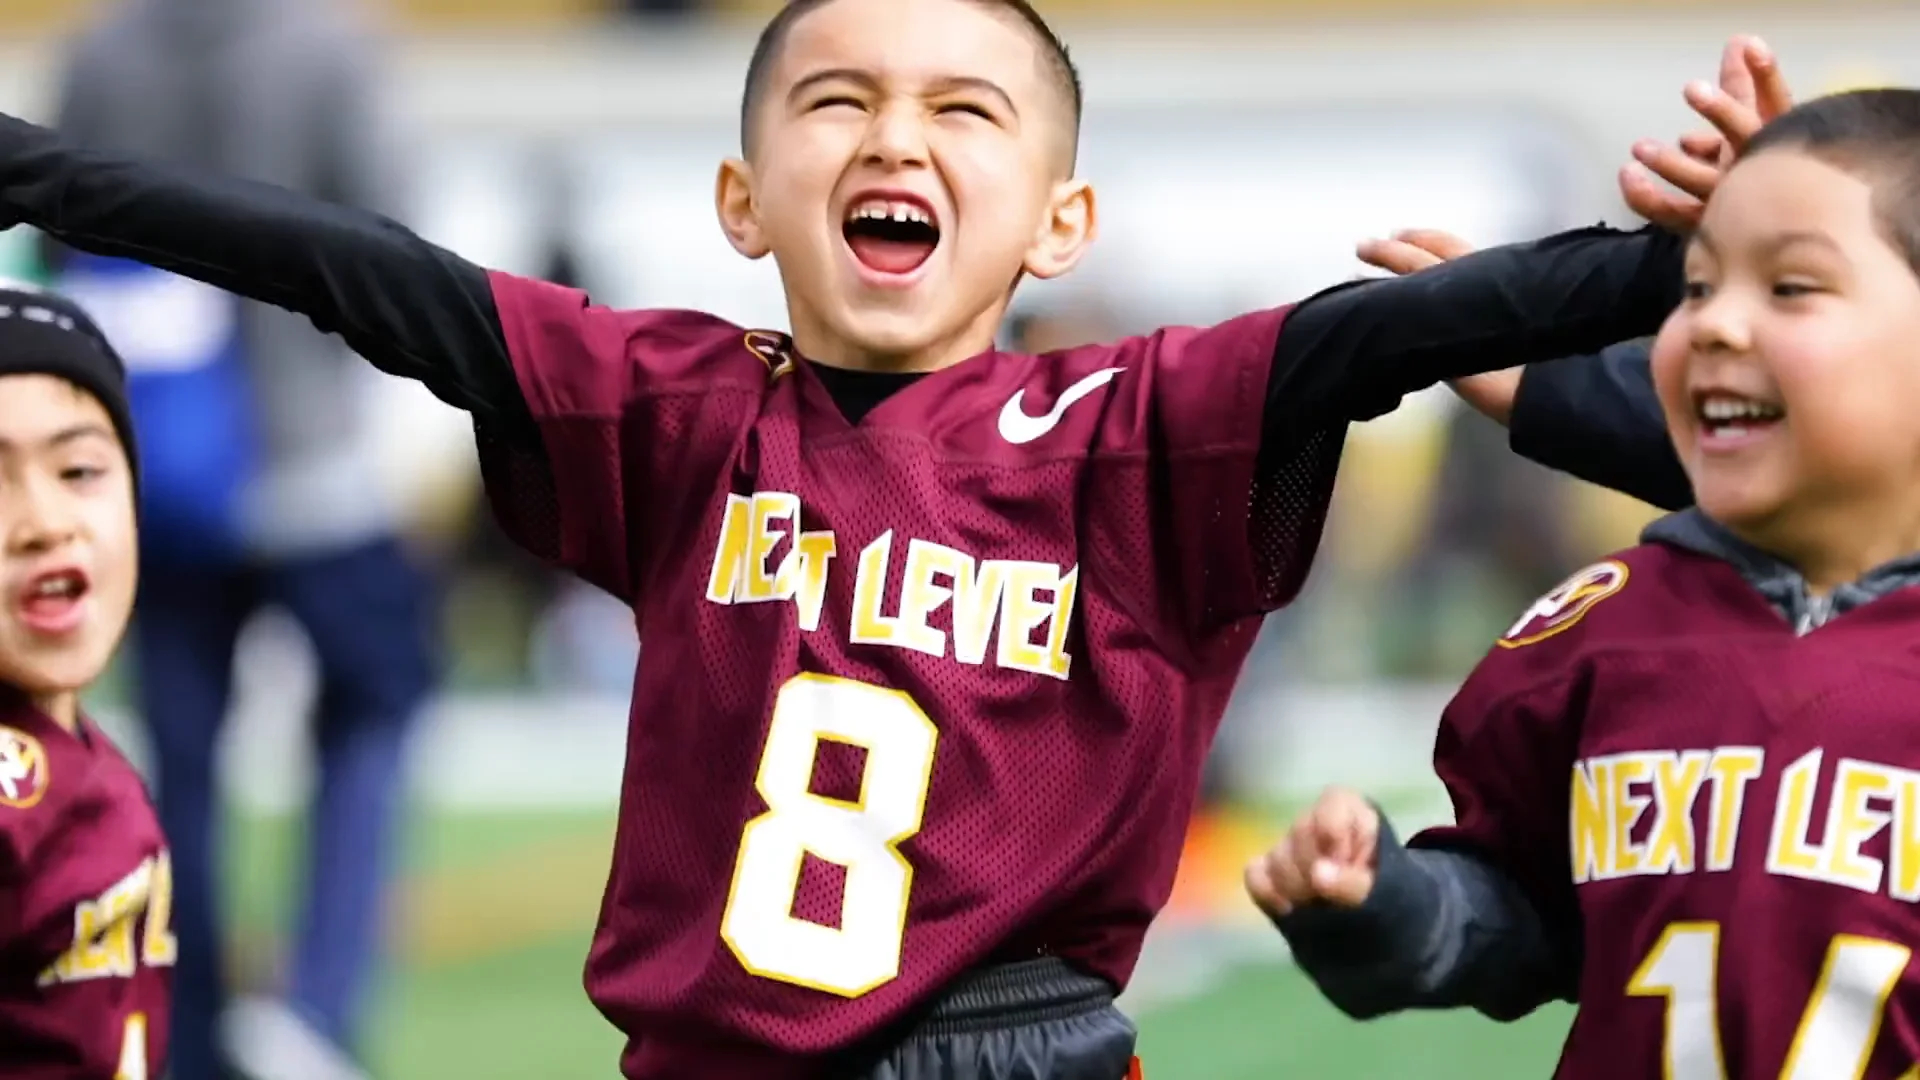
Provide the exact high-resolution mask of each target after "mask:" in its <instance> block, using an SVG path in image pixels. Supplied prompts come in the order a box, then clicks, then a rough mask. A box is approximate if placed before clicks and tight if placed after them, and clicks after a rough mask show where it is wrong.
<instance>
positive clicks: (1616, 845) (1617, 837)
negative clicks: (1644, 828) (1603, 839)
mask: <svg viewBox="0 0 1920 1080" xmlns="http://www.w3.org/2000/svg"><path fill="white" fill-rule="evenodd" d="M1652 772H1653V755H1650V754H1621V755H1620V756H1619V757H1617V758H1615V759H1614V762H1613V775H1612V777H1611V779H1612V781H1613V790H1612V793H1611V799H1610V800H1609V801H1610V802H1611V803H1612V809H1613V860H1614V866H1615V873H1618V874H1622V875H1625V874H1639V873H1643V872H1645V870H1646V857H1647V849H1646V845H1644V844H1636V843H1634V842H1633V827H1634V826H1635V825H1637V824H1639V823H1640V815H1641V814H1643V813H1645V812H1646V809H1647V804H1648V803H1649V802H1651V801H1652V797H1651V796H1650V795H1643V794H1641V793H1640V792H1638V791H1635V790H1634V786H1635V785H1637V784H1645V783H1646V782H1647V781H1648V780H1650V779H1652V777H1651V775H1650V774H1651V773H1652Z"/></svg>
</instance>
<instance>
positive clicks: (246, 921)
mask: <svg viewBox="0 0 1920 1080" xmlns="http://www.w3.org/2000/svg"><path fill="white" fill-rule="evenodd" d="M612 818H613V815H612V813H611V812H610V811H609V812H607V813H594V814H579V813H538V814H529V813H486V814H478V813H460V814H451V813H436V814H424V813H422V814H416V815H414V816H413V818H412V819H411V821H410V823H409V826H408V829H407V834H406V838H405V847H404V853H405V854H404V859H403V881H404V885H403V887H402V889H401V890H400V893H399V895H398V896H397V897H396V907H395V912H394V918H393V922H394V936H393V943H394V952H395V958H394V967H393V971H392V975H391V977H390V978H389V979H388V980H387V983H386V986H385V987H384V989H383V992H382V993H381V995H380V997H379V1000H378V1002H377V1005H376V1015H375V1017H374V1018H373V1019H372V1038H373V1044H372V1056H373V1064H374V1065H375V1067H376V1068H377V1069H378V1070H379V1076H380V1077H381V1078H382V1080H446V1078H447V1077H460V1078H461V1080H523V1078H525V1077H540V1078H542V1080H576V1078H578V1080H615V1078H616V1077H617V1075H618V1073H617V1070H616V1067H615V1065H616V1062H617V1060H618V1057H619V1050H620V1039H619V1037H618V1036H617V1035H616V1034H615V1033H614V1032H613V1030H612V1028H611V1027H610V1026H608V1024H607V1023H606V1022H605V1021H604V1020H603V1019H601V1017H600V1015H599V1014H598V1013H597V1012H596V1011H594V1009H593V1007H592V1005H590V1004H589V1003H588V1002H587V999H586V994H585V992H584V991H583V990H582V989H581V984H580V970H581V964H582V962H583V960H584V959H585V956H586V950H587V943H588V937H589V935H590V933H591V930H592V926H593V920H594V915H595V912H596V910H597V908H598V905H599V897H600V890H601V887H602V884H603V883H604V880H605V875H606V869H607V858H608V852H609V850H610V848H611V841H612ZM229 842H230V844H231V845H232V849H233V851H234V854H235V856H236V857H235V858H234V859H233V860H232V864H231V865H232V866H233V868H234V869H233V872H232V877H231V881H230V886H231V888H230V892H231V901H230V902H231V904H232V905H233V906H232V908H231V910H232V911H233V913H234V915H235V920H234V921H235V924H236V927H237V930H236V937H237V941H236V944H237V948H236V954H237V959H236V962H237V964H239V965H240V967H241V968H242V977H243V978H245V979H247V980H248V981H250V982H252V983H254V984H256V985H258V984H260V983H263V982H266V983H270V982H271V980H272V978H273V971H272V958H273V956H274V955H275V954H276V952H277V949H276V948H275V947H274V945H273V942H275V941H276V940H277V938H278V937H279V935H280V933H281V930H282V928H283V927H284V925H285V922H286V913H287V899H288V897H289V896H290V895H292V886H293V885H294V881H295V879H294V878H293V876H292V874H293V872H294V871H295V869H296V867H297V865H298V863H297V852H298V850H299V835H298V826H297V823H295V822H293V821H291V820H288V819H278V818H270V819H259V818H241V819H236V820H235V821H233V822H232V825H231V835H230V837H229ZM1568 1016H1569V1013H1568V1012H1567V1011H1566V1010H1557V1011H1555V1012H1553V1013H1551V1014H1543V1015H1539V1016H1535V1017H1533V1018H1531V1019H1529V1020H1528V1021H1526V1022H1523V1023H1520V1024H1514V1025H1499V1024H1494V1023H1491V1022H1489V1021H1486V1020H1482V1019H1480V1018H1478V1017H1476V1016H1471V1015H1459V1014H1426V1015H1417V1016H1407V1017H1396V1018H1393V1019H1390V1020H1384V1021H1377V1022H1374V1023H1370V1024H1356V1023H1353V1022H1352V1021H1349V1020H1347V1019H1345V1018H1344V1017H1341V1016H1340V1015H1339V1014H1338V1013H1336V1012H1335V1011H1334V1010H1333V1009H1332V1008H1331V1007H1330V1006H1328V1005H1326V1004H1325V1003H1324V1002H1322V1001H1321V1000H1320V999H1319V998H1318V996H1317V995H1316V994H1315V993H1314V991H1313V988H1312V987H1311V986H1310V985H1309V984H1308V983H1307V982H1306V980H1305V979H1304V978H1302V977H1301V976H1300V974H1299V973H1298V972H1297V971H1295V970H1294V969H1293V968H1292V967H1290V966H1286V965H1279V964H1271V963H1268V964H1261V965H1259V966H1257V967H1249V968H1246V969H1243V970H1240V971H1238V972H1232V973H1226V974H1225V975H1224V977H1223V979H1222V980H1221V981H1219V982H1218V983H1217V984H1216V985H1214V986H1213V987H1212V988H1211V989H1210V990H1207V991H1206V992H1204V993H1202V994H1200V995H1199V996H1197V997H1190V998H1187V999H1185V1000H1179V1001H1174V1002H1167V1003H1163V1004H1161V1005H1159V1006H1158V1007H1155V1008H1152V1009H1150V1010H1149V1011H1147V1012H1146V1013H1145V1014H1144V1015H1142V1016H1140V1017H1139V1020H1140V1023H1141V1029H1142V1039H1141V1056H1142V1058H1143V1060H1144V1061H1145V1062H1146V1065H1147V1075H1148V1076H1149V1077H1151V1078H1152V1080H1254V1078H1256V1077H1257V1078H1261V1080H1269V1078H1286V1080H1371V1078H1375V1077H1378V1078H1380V1080H1388V1078H1392V1080H1400V1078H1403V1077H1407V1076H1425V1077H1432V1078H1439V1080H1453V1078H1459V1080H1538V1078H1541V1077H1545V1076H1548V1075H1550V1074H1551V1072H1552V1069H1553V1061H1554V1058H1555V1056H1556V1054H1557V1053H1558V1050H1559V1045H1560V1041H1561V1039H1562V1037H1563V1036H1564V1034H1565V1031H1566V1025H1567V1022H1568Z"/></svg>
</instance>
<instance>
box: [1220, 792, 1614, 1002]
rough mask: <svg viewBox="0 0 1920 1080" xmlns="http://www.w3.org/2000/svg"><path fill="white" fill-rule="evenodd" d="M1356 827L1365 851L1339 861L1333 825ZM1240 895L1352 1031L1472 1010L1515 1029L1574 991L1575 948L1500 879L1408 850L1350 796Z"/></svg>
mask: <svg viewBox="0 0 1920 1080" xmlns="http://www.w3.org/2000/svg"><path fill="white" fill-rule="evenodd" d="M1343 803H1344V804H1346V805H1345V806H1344V807H1343V806H1342V805H1341V804H1343ZM1356 817H1357V818H1359V819H1361V824H1362V827H1363V828H1364V830H1365V832H1366V834H1367V836H1368V837H1370V840H1369V841H1368V842H1367V843H1366V844H1365V845H1364V847H1362V848H1356V847H1354V846H1353V845H1351V844H1348V845H1345V846H1344V850H1343V845H1342V844H1340V843H1339V841H1338V838H1337V837H1336V836H1335V835H1332V832H1333V831H1335V830H1330V829H1329V827H1328V826H1329V823H1330V821H1333V820H1339V819H1351V818H1356ZM1343 858H1347V859H1351V858H1358V859H1366V860H1369V861H1368V862H1367V863H1366V865H1365V867H1364V869H1362V868H1360V867H1358V866H1355V865H1353V864H1352V863H1350V862H1343ZM1247 885H1248V889H1249V891H1250V892H1251V893H1252V895H1253V897H1254V900H1255V902H1256V903H1258V904H1259V905H1260V907H1261V908H1262V909H1263V910H1264V911H1266V912H1267V914H1268V915H1269V917H1271V918H1272V919H1273V922H1274V925H1275V926H1276V927H1278V928H1279V930H1280V933H1281V934H1282V935H1284V936H1285V937H1286V939H1287V943H1288V945H1289V946H1291V947H1292V950H1293V956H1294V960H1295V961H1296V962H1297V963H1298V964H1299V965H1300V967H1301V969H1302V970H1303V971H1305V972H1306V973H1307V975H1308V977H1310V978H1311V979H1312V980H1313V981H1314V984H1315V985H1316V986H1318V987H1319V988H1320V991H1321V993H1323V994H1325V995H1326V997H1327V1000H1328V1001H1331V1002H1332V1003H1333V1004H1334V1005H1335V1006H1336V1007H1337V1008H1339V1009H1340V1011H1341V1012H1344V1013H1346V1014H1347V1015H1348V1016H1351V1017H1353V1018H1355V1019H1359V1020H1367V1019H1372V1018H1374V1017H1377V1016H1384V1015H1386V1014H1389V1013H1394V1012H1400V1011H1403V1010H1406V1009H1448V1008H1471V1009H1475V1010H1477V1011H1479V1012H1481V1013H1483V1014H1485V1015H1487V1016H1489V1017H1491V1018H1493V1019H1495V1020H1514V1019H1518V1018H1520V1017H1522V1016H1525V1015H1526V1014H1528V1013H1529V1012H1532V1011H1533V1010H1534V1009H1535V1008H1538V1007H1539V1006H1540V1005H1542V1004H1544V1003H1546V1002H1548V1001H1552V1000H1556V999H1565V998H1569V997H1571V995H1572V992H1573V988H1574V984H1575V982H1576V981H1577V976H1578V969H1579V965H1578V961H1577V956H1578V942H1577V941H1569V940H1567V936H1568V935H1566V934H1565V933H1559V934H1556V933H1555V932H1554V929H1553V928H1551V927H1549V925H1548V923H1547V922H1546V920H1545V919H1543V918H1542V916H1541V914H1540V912H1538V911H1537V910H1535V909H1534V907H1533V905H1532V904H1531V903H1529V902H1528V900H1527V898H1526V895H1525V894H1524V893H1523V892H1522V891H1521V890H1520V888H1519V886H1518V885H1516V884H1515V883H1514V882H1513V881H1512V880H1511V879H1510V878H1508V877H1507V876H1506V875H1505V874H1504V873H1502V872H1501V871H1500V870H1499V869H1498V868H1497V867H1495V866H1493V865H1491V864H1490V863H1488V862H1485V861H1483V860H1481V859H1479V858H1477V857H1475V856H1473V855H1469V854H1464V853H1459V852H1453V851H1440V850H1409V849H1407V848H1406V847H1404V846H1402V845H1401V844H1400V842H1399V840H1398V838H1397V837H1396V836H1395V835H1394V832H1393V828H1392V826H1391V825H1389V824H1388V822H1387V821H1386V818H1385V816H1384V815H1382V814H1380V812H1379V810H1378V808H1377V807H1374V806H1372V805H1371V804H1369V803H1365V802H1362V801H1361V800H1360V799H1359V796H1357V795H1354V794H1352V793H1351V792H1344V791H1340V790H1337V789H1336V790H1334V791H1329V792H1328V793H1327V794H1326V795H1324V796H1322V799H1321V802H1320V803H1319V804H1318V805H1316V806H1315V808H1314V810H1313V811H1312V812H1310V813H1309V814H1308V815H1307V816H1306V817H1305V818H1303V819H1301V821H1299V822H1297V823H1296V824H1295V826H1294V828H1293V830H1292V832H1291V833H1290V834H1289V835H1288V836H1287V837H1286V838H1285V839H1283V840H1282V841H1281V842H1280V843H1279V844H1277V845H1276V846H1275V847H1274V848H1273V850H1271V851H1269V852H1268V853H1267V854H1265V855H1263V856H1261V857H1260V858H1258V859H1256V860H1255V861H1254V862H1253V864H1252V865H1250V866H1249V867H1248V869H1247Z"/></svg>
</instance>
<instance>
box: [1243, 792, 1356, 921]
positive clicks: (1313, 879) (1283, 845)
mask: <svg viewBox="0 0 1920 1080" xmlns="http://www.w3.org/2000/svg"><path fill="white" fill-rule="evenodd" d="M1379 839H1380V812H1379V811H1377V810H1375V809H1374V808H1373V804H1371V803H1369V802H1367V800H1365V799H1363V798H1361V797H1360V796H1359V795H1358V794H1357V793H1355V792H1352V791H1349V790H1347V789H1346V788H1328V789H1327V790H1326V791H1325V792H1323V793H1322V794H1321V796H1320V799H1319V801H1318V802H1316V803H1314V804H1313V809H1311V810H1309V811H1307V813H1306V814H1305V815H1304V816H1302V817H1301V818H1299V819H1298V820H1297V821H1295V822H1294V823H1293V828H1292V829H1291V830H1290V831H1289V832H1288V833H1287V835H1286V836H1284V837H1282V838H1281V839H1280V842H1279V843H1277V844H1275V845H1274V846H1273V849H1272V850H1270V851H1268V852H1267V853H1266V854H1265V855H1261V856H1259V857H1257V858H1255V859H1254V860H1253V861H1252V862H1250V863H1248V864H1247V873H1246V882H1247V893H1248V894H1249V895H1250V896H1252V897H1253V902H1254V903H1256V904H1258V905H1260V909H1261V910H1262V911H1265V912H1266V913H1267V914H1268V915H1269V916H1271V917H1273V918H1279V917H1281V916H1283V915H1287V914H1290V913H1291V912H1292V911H1293V910H1294V909H1295V908H1298V907H1302V906H1305V905H1307V904H1312V903H1323V904H1332V905H1334V906H1336V907H1348V908H1351V907H1359V906H1360V905H1361V904H1363V903H1365V902H1366V899H1367V894H1369V893H1371V892H1372V891H1373V876H1374V866H1375V857H1376V855H1377V854H1378V851H1379V847H1378V845H1379Z"/></svg>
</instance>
